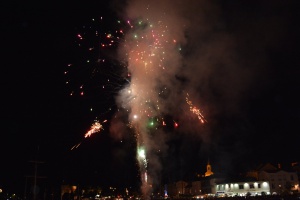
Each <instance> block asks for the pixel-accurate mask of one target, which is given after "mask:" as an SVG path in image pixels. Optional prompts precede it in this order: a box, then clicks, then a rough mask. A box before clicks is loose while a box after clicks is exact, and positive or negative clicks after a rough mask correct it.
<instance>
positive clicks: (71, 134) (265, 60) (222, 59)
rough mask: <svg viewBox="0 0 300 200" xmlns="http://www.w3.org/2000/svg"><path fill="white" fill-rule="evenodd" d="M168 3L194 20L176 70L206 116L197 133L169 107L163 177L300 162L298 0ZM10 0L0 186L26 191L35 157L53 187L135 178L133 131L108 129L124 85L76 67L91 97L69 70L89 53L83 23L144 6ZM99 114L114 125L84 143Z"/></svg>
mask: <svg viewBox="0 0 300 200" xmlns="http://www.w3.org/2000/svg"><path fill="white" fill-rule="evenodd" d="M140 2H142V1H140ZM168 2H174V1H166V2H165V5H161V7H166V8H168V6H170V8H171V9H170V10H169V12H171V11H172V12H171V14H172V15H174V16H176V17H178V19H184V20H182V21H180V20H178V21H176V20H174V21H176V23H175V24H174V26H176V28H175V29H176V30H177V29H178V30H180V27H181V25H182V24H184V25H186V27H187V28H186V31H183V32H184V35H183V37H184V38H185V39H186V40H185V44H183V45H182V49H183V52H182V56H183V57H185V60H184V62H182V63H181V65H180V66H179V67H180V69H182V71H181V72H182V73H177V74H174V77H176V80H178V81H179V82H180V83H181V84H182V87H185V88H191V87H190V86H194V87H193V88H192V90H191V91H192V92H191V93H192V94H193V96H192V98H194V99H193V102H194V103H195V104H197V105H199V106H200V107H201V109H202V110H203V115H204V116H205V118H206V120H207V122H206V123H204V124H201V125H197V126H196V128H195V127H194V126H193V124H195V123H198V122H197V121H192V120H191V118H189V117H185V118H184V114H182V113H181V112H180V111H178V113H177V114H178V115H177V116H176V115H174V113H176V112H174V113H172V114H173V116H170V118H172V119H170V120H169V121H172V120H178V122H179V128H180V127H182V129H178V130H175V129H174V128H172V127H169V129H168V131H166V133H165V135H164V136H165V137H166V138H168V139H167V140H166V142H165V146H164V147H165V151H164V153H163V154H162V155H163V156H162V161H161V165H162V166H163V167H161V170H160V172H159V174H160V177H162V179H163V180H165V181H175V180H179V179H191V177H193V175H194V174H196V173H201V174H203V173H205V170H206V168H205V167H206V163H207V161H208V160H210V162H211V164H212V171H220V172H222V173H229V174H230V173H231V172H233V171H234V170H241V171H244V170H248V169H252V168H253V167H255V166H257V165H258V164H260V163H266V162H271V163H291V162H296V161H300V160H299V159H300V158H299V152H300V148H299V147H300V145H299V141H300V137H299V124H300V118H299V113H300V106H299V102H300V97H299V94H298V93H299V91H300V90H299V89H300V88H299V86H300V79H299V75H300V73H299V72H300V71H299V69H300V68H299V67H300V66H299V64H300V62H299V53H300V51H299V34H300V30H299V27H300V26H299V21H298V19H299V8H300V7H299V6H300V2H299V1H297V0H290V1H284V0H281V1H279V0H273V1H267V0H266V1H251V2H250V1H248V2H245V1H238V0H229V1H199V2H196V1H184V2H185V3H180V1H178V2H177V1H176V2H174V3H170V5H168ZM1 4H4V5H1V33H2V34H1V35H2V37H1V47H2V51H1V52H2V53H1V55H2V59H1V65H2V67H1V86H2V91H1V93H2V101H1V105H2V106H1V127H2V131H1V132H2V134H1V140H0V141H1V145H0V150H1V168H0V169H1V170H0V187H2V188H3V189H4V190H5V189H6V190H9V191H12V192H18V193H20V194H22V193H23V191H24V184H25V177H26V176H30V175H33V172H34V168H33V165H32V163H30V162H29V161H32V160H39V161H43V162H44V163H43V164H40V165H39V170H40V171H38V175H39V176H45V177H47V178H46V179H45V180H46V182H47V184H48V185H59V184H62V183H66V184H69V183H70V184H99V185H105V186H108V185H115V186H117V187H119V186H122V187H123V186H124V185H125V186H135V185H137V181H138V175H139V173H138V165H137V161H136V159H135V151H136V144H135V139H134V136H133V135H132V134H127V135H126V134H120V135H118V134H116V132H118V128H116V130H117V131H115V130H114V129H113V128H110V127H109V125H110V123H111V121H112V120H111V119H112V116H114V114H115V113H116V112H117V109H116V103H115V102H114V101H115V95H116V93H115V91H116V90H117V89H116V88H113V89H114V92H111V93H109V92H108V91H107V90H105V92H101V89H100V87H101V86H98V85H97V83H98V79H96V80H95V79H94V78H92V77H93V76H92V75H91V74H88V73H82V72H81V71H80V70H77V71H74V72H73V74H72V77H71V80H72V81H73V80H74V82H80V81H85V82H87V83H88V84H87V85H88V88H87V95H84V96H80V95H76V94H75V95H73V96H70V87H67V86H66V84H65V82H66V76H65V74H64V72H65V71H66V68H67V65H68V64H69V63H72V62H75V63H76V62H77V64H78V63H80V60H81V59H83V58H84V55H82V54H80V52H79V51H76V44H75V41H76V35H77V34H78V31H79V30H81V28H82V26H83V25H86V24H89V23H90V20H91V19H93V18H96V19H99V17H101V16H103V18H104V19H108V21H109V23H108V24H106V25H105V27H103V28H104V29H107V30H109V29H113V28H116V27H114V23H113V22H115V21H117V20H118V19H120V18H121V17H122V16H125V13H126V11H127V12H128V13H129V15H131V16H135V11H137V10H138V9H137V8H138V6H139V5H136V4H135V3H134V1H132V2H131V1H128V2H127V5H128V7H129V9H126V7H125V5H126V4H123V5H121V4H120V3H118V2H113V1H112V2H111V3H107V2H103V1H99V2H98V1H91V2H84V3H82V4H79V3H78V4H74V3H70V4H66V3H64V4H62V5H60V4H35V3H27V2H26V3H24V2H22V3H21V2H11V3H7V2H6V3H1ZM140 4H142V3H140ZM146 4H147V2H146V1H145V2H144V3H143V4H142V5H146ZM158 7H159V5H158ZM135 9H136V10H135ZM176 9H178V10H176ZM177 11H178V12H177ZM177 14H178V16H177ZM136 15H138V14H136ZM173 19H174V18H173ZM176 19H177V18H176ZM185 23H186V24H185ZM99 55H100V54H99ZM174 60H176V59H174ZM173 62H175V61H173ZM112 63H113V62H112ZM171 64H173V63H171ZM79 65H80V64H78V66H79ZM82 65H83V66H82V68H84V67H85V66H84V64H82ZM105 70H107V72H108V73H110V72H109V69H105ZM105 70H103V71H102V72H105ZM107 76H108V74H107ZM95 77H97V78H99V82H103V81H105V80H106V78H107V77H105V74H104V75H103V74H102V75H101V76H95ZM102 79H103V80H102ZM115 81H118V80H115ZM120 84H122V81H120V82H118V85H120ZM71 89H72V88H71ZM172 106H173V105H170V107H171V108H172ZM91 107H94V108H95V110H94V111H93V112H91V111H90V108H91ZM181 114H182V115H183V116H180V115H181ZM95 117H99V118H100V121H101V120H104V119H107V120H108V122H107V123H105V124H103V128H104V130H101V131H100V132H99V133H95V134H94V135H92V137H90V138H84V134H85V133H86V131H87V130H88V129H89V128H90V126H91V124H92V123H93V121H94V120H95ZM166 119H167V117H166ZM180 122H181V123H182V124H181V123H180ZM112 126H113V125H112ZM110 130H112V132H114V133H111V132H110ZM80 142H82V143H81V145H80V146H79V147H78V148H76V149H74V150H71V148H72V147H73V146H74V145H76V144H78V143H80ZM45 180H44V181H45Z"/></svg>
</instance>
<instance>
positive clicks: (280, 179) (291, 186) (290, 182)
mask: <svg viewBox="0 0 300 200" xmlns="http://www.w3.org/2000/svg"><path fill="white" fill-rule="evenodd" d="M258 179H259V180H264V181H268V182H269V183H270V192H271V194H281V193H283V192H285V191H295V192H298V187H299V182H298V175H297V173H296V172H288V171H284V170H276V171H261V172H259V173H258Z"/></svg>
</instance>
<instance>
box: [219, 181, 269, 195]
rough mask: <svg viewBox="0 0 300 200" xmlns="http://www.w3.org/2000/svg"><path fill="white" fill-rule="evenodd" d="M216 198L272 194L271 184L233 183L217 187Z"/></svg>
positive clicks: (264, 182) (262, 182)
mask: <svg viewBox="0 0 300 200" xmlns="http://www.w3.org/2000/svg"><path fill="white" fill-rule="evenodd" d="M215 194H216V196H221V197H224V196H228V197H232V196H248V195H249V196H260V195H269V194H270V184H269V183H268V182H267V181H255V182H232V183H221V184H216V185H215Z"/></svg>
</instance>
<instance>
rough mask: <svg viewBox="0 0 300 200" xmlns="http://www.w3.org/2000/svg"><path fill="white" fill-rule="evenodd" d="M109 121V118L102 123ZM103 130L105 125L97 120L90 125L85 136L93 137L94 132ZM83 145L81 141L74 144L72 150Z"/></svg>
mask: <svg viewBox="0 0 300 200" xmlns="http://www.w3.org/2000/svg"><path fill="white" fill-rule="evenodd" d="M105 122H107V120H104V121H103V122H102V123H105ZM101 130H103V125H102V124H101V123H100V122H99V121H98V120H96V121H95V122H94V123H93V124H92V125H91V127H90V129H89V130H88V131H87V132H86V133H85V135H84V138H87V137H91V135H92V134H94V133H98V132H100V131H101ZM80 145H81V142H80V143H78V144H76V145H74V146H73V147H72V148H71V150H73V149H74V148H78V147H79V146H80Z"/></svg>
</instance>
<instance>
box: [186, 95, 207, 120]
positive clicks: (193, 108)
mask: <svg viewBox="0 0 300 200" xmlns="http://www.w3.org/2000/svg"><path fill="white" fill-rule="evenodd" d="M186 102H187V104H188V105H189V106H190V111H191V112H192V113H194V114H195V115H197V117H198V119H199V120H200V122H201V123H204V122H206V120H205V118H204V116H203V114H202V113H201V111H200V109H199V108H197V107H196V106H194V105H193V103H192V101H191V100H189V94H188V93H187V97H186Z"/></svg>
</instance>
